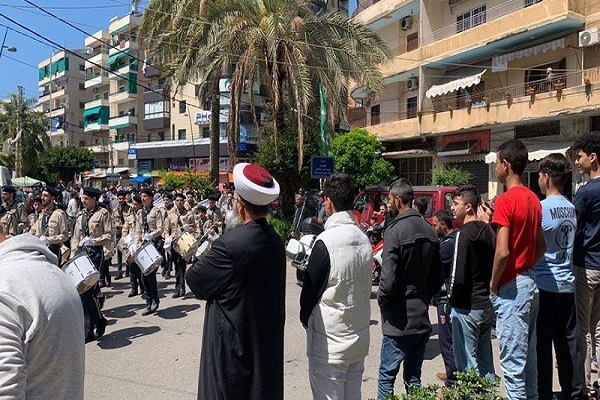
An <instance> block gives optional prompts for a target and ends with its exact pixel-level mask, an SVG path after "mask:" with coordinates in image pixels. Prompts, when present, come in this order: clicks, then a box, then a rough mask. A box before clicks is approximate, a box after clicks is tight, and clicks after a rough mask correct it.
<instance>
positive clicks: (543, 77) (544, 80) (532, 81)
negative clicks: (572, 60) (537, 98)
mask: <svg viewBox="0 0 600 400" xmlns="http://www.w3.org/2000/svg"><path fill="white" fill-rule="evenodd" d="M548 68H552V76H551V77H550V79H548V74H547V73H546V71H547V70H548ZM566 68H567V61H566V59H565V58H563V59H562V60H560V61H557V62H553V63H549V64H542V65H537V66H534V67H531V69H528V70H526V71H525V83H526V85H525V94H527V89H529V88H530V87H533V88H535V90H536V92H548V91H551V90H552V89H553V84H555V83H556V82H558V81H562V82H563V83H565V72H564V71H565V69H566Z"/></svg>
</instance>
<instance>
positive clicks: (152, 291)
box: [134, 189, 164, 315]
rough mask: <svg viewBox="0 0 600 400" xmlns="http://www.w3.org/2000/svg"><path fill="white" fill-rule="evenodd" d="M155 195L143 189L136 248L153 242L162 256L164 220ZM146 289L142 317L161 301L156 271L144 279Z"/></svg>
mask: <svg viewBox="0 0 600 400" xmlns="http://www.w3.org/2000/svg"><path fill="white" fill-rule="evenodd" d="M153 196H154V193H152V190H150V189H142V191H141V198H142V209H141V210H139V211H138V212H137V221H136V224H135V240H134V241H135V246H134V249H139V248H140V247H141V246H142V242H153V244H154V247H155V248H156V251H158V253H159V254H160V253H161V252H162V248H163V238H162V235H163V231H164V218H163V213H162V212H161V211H160V209H159V208H158V207H154V204H153V202H152V200H153ZM142 280H143V281H144V287H145V289H146V309H145V310H144V311H143V312H142V315H148V314H152V313H154V312H156V310H158V305H159V303H160V300H159V298H158V286H157V282H156V270H154V271H153V272H151V273H150V274H148V275H144V276H143V277H142Z"/></svg>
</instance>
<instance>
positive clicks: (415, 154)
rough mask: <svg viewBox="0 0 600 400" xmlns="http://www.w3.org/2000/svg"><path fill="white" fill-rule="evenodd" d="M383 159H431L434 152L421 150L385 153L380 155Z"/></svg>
mask: <svg viewBox="0 0 600 400" xmlns="http://www.w3.org/2000/svg"><path fill="white" fill-rule="evenodd" d="M381 155H382V156H383V157H385V158H392V159H399V158H417V157H433V156H434V155H435V152H433V151H429V150H422V149H410V150H398V151H388V152H387V153H381Z"/></svg>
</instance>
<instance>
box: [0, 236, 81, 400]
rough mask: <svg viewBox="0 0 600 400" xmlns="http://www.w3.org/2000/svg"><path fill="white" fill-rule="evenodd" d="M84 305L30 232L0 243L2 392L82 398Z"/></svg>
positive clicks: (21, 396) (14, 396) (4, 396)
mask: <svg viewBox="0 0 600 400" xmlns="http://www.w3.org/2000/svg"><path fill="white" fill-rule="evenodd" d="M83 326H84V325H83V308H82V306H81V301H80V299H79V295H78V294H77V291H76V290H75V287H74V285H73V283H72V282H71V281H70V280H69V278H68V277H67V276H66V275H65V274H64V273H63V272H62V271H61V270H60V269H58V268H57V267H56V256H55V255H54V254H52V253H51V252H50V250H49V249H48V248H47V247H46V246H44V245H43V244H42V242H40V241H39V239H37V238H36V237H34V236H31V235H27V234H24V235H19V236H15V237H13V238H11V239H7V240H6V241H4V242H2V243H1V244H0V398H2V399H25V398H27V399H69V400H71V399H83V379H84V372H85V371H84V367H85V349H84V346H85V344H84V339H85V338H84V332H83Z"/></svg>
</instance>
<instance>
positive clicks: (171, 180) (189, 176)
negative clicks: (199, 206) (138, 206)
mask: <svg viewBox="0 0 600 400" xmlns="http://www.w3.org/2000/svg"><path fill="white" fill-rule="evenodd" d="M161 180H162V182H163V184H162V186H163V187H164V188H165V189H167V190H175V189H184V190H188V189H191V190H194V191H195V192H196V193H199V194H200V196H201V197H203V198H204V197H206V196H207V195H208V193H209V192H210V191H211V190H212V188H213V185H212V184H211V179H210V175H209V174H208V173H193V172H192V171H189V170H188V171H186V172H185V173H184V174H177V173H174V172H167V173H165V174H164V175H163V176H162V178H161Z"/></svg>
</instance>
